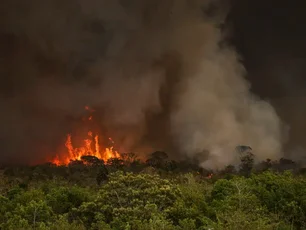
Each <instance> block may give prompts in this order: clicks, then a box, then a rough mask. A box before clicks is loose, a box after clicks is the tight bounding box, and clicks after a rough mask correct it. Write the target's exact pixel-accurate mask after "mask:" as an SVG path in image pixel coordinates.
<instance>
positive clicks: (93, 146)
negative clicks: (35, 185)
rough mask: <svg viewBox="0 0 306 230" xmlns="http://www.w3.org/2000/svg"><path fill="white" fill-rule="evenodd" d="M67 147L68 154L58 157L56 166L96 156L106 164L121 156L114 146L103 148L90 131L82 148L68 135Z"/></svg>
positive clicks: (55, 162)
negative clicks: (73, 142) (109, 160)
mask: <svg viewBox="0 0 306 230" xmlns="http://www.w3.org/2000/svg"><path fill="white" fill-rule="evenodd" d="M85 109H86V110H88V111H91V112H93V111H94V110H92V109H90V108H89V107H88V106H86V107H85ZM88 120H89V121H92V116H90V117H89V119H88ZM108 139H109V140H110V141H111V143H112V144H114V141H113V140H112V139H111V138H108ZM65 147H66V150H67V152H66V153H63V154H60V155H56V157H55V158H54V159H53V160H52V163H54V164H56V165H67V164H69V163H70V161H76V160H81V158H82V156H88V155H90V156H95V157H97V158H98V159H100V160H104V161H105V162H106V161H107V160H108V159H110V158H119V157H120V155H119V153H118V152H117V151H115V150H113V146H111V147H108V148H102V147H101V146H100V143H99V136H98V135H97V134H96V135H93V132H91V131H89V132H88V133H87V138H85V139H84V140H83V144H82V145H81V147H78V148H75V147H73V144H72V137H71V134H68V135H67V138H66V142H65Z"/></svg>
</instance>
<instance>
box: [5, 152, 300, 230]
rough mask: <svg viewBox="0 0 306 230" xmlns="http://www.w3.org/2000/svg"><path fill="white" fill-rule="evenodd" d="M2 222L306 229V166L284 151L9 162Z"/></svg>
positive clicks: (101, 229) (97, 229)
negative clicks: (211, 157)
mask: <svg viewBox="0 0 306 230" xmlns="http://www.w3.org/2000/svg"><path fill="white" fill-rule="evenodd" d="M0 176H1V180H0V183H1V186H0V192H1V193H0V203H1V204H0V228H1V229H12V230H18V229H23V230H27V229H36V230H43V229H44V230H45V229H54V230H57V229H58V230H62V229H67V230H70V229H71V230H72V229H76V230H81V229H82V230H83V229H91V230H111V229H115V230H121V229H122V230H143V229H150V230H195V229H203V230H204V229H207V230H213V229H214V230H219V229H229V230H231V229H232V230H234V229H235V230H236V229H237V230H238V229H239V230H241V229H248V230H252V229H254V230H255V229H261V230H265V229H279V230H287V229H288V230H289V229H290V230H291V229H306V216H305V214H306V177H305V169H303V168H302V167H300V166H299V165H298V164H297V163H295V162H293V161H291V160H288V159H283V158H282V159H280V160H278V161H272V160H270V159H267V160H266V161H263V162H255V161H254V155H253V154H252V153H251V152H247V153H246V154H244V155H243V156H241V158H240V164H239V165H237V166H236V167H234V166H232V165H229V166H227V167H225V168H224V169H222V170H219V171H214V172H212V171H208V170H205V169H202V168H200V167H199V166H198V162H196V161H194V162H193V161H187V160H184V161H173V160H170V159H169V158H168V155H167V154H166V153H164V152H154V153H152V154H150V155H149V156H148V158H147V160H146V161H141V160H139V159H138V157H137V155H135V154H133V153H128V154H122V155H121V158H113V159H109V160H108V161H107V162H104V161H102V160H99V159H98V158H96V157H93V156H84V157H83V158H82V160H79V161H73V162H70V164H69V165H66V166H57V165H54V164H51V163H47V164H41V165H36V166H10V167H9V166H6V167H4V166H3V167H2V168H1V174H0Z"/></svg>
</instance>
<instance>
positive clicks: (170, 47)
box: [0, 0, 282, 168]
mask: <svg viewBox="0 0 306 230" xmlns="http://www.w3.org/2000/svg"><path fill="white" fill-rule="evenodd" d="M220 2H221V1H205V0H192V1H187V0H167V1H165V0H157V1H156V0H146V1H143V0H133V1H132V0H130V1H127V0H126V1H124V0H122V1H119V0H117V1H116V0H100V1H97V0H90V1H88V0H87V1H85V0H78V1H65V2H63V1H57V0H55V1H54V0H53V1H38V0H30V1H27V2H24V1H20V0H10V1H5V3H4V5H3V7H1V12H0V13H1V28H2V29H1V39H2V41H3V42H1V44H2V46H3V47H1V48H2V49H3V50H4V52H2V54H1V55H2V57H1V76H2V84H1V95H2V97H1V101H0V103H1V104H0V105H1V108H2V110H1V111H2V113H1V117H0V119H1V124H2V125H1V127H2V129H1V132H0V143H1V145H2V146H3V149H2V151H3V153H2V158H3V160H2V161H12V160H15V161H17V160H18V161H19V162H33V160H34V159H35V160H36V161H40V160H44V159H45V157H46V155H48V154H49V155H52V154H53V153H54V152H55V151H56V148H57V147H58V146H59V145H60V144H61V143H62V141H63V137H64V135H65V134H66V133H67V132H69V130H70V129H71V128H72V127H74V125H75V120H77V119H78V118H79V117H80V116H82V115H83V113H84V111H83V108H84V106H85V105H90V106H92V107H95V108H96V109H97V110H98V111H99V113H98V114H99V117H98V118H97V119H98V121H99V122H100V125H101V127H103V128H104V130H105V132H107V134H110V135H111V136H112V137H113V138H114V139H115V140H116V142H117V144H118V146H119V147H120V148H119V150H120V151H141V152H147V151H153V150H156V149H164V150H167V151H170V152H172V155H173V156H174V157H178V154H180V155H185V156H186V155H187V156H189V157H193V156H195V155H196V154H198V153H199V152H200V153H201V152H205V158H206V160H203V161H201V162H200V164H201V165H203V166H205V167H211V168H217V167H222V166H224V165H226V164H229V163H235V162H236V160H237V159H236V155H235V153H234V152H233V150H234V149H235V146H236V145H240V144H244V145H251V146H252V148H253V149H254V151H255V154H257V156H258V159H265V158H267V157H270V158H274V157H279V156H280V154H281V148H282V130H281V128H282V127H281V121H280V120H279V118H278V116H277V114H276V113H275V111H274V109H273V108H272V106H271V105H270V104H269V103H267V102H264V101H261V100H259V99H257V98H255V97H254V96H253V95H252V94H251V93H250V92H249V83H248V82H247V81H246V80H245V78H244V75H245V70H244V68H243V66H242V65H241V63H240V61H239V57H238V55H237V54H236V52H235V50H234V49H232V48H230V47H228V46H226V44H224V43H222V41H223V35H222V33H221V31H220V25H221V24H222V22H223V20H224V19H225V16H226V14H227V10H228V9H227V5H224V4H223V3H222V4H221V3H220ZM207 152H208V153H209V154H206V153H207ZM203 154H204V153H203Z"/></svg>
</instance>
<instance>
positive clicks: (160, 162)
mask: <svg viewBox="0 0 306 230" xmlns="http://www.w3.org/2000/svg"><path fill="white" fill-rule="evenodd" d="M167 162H168V155H167V153H165V152H162V151H156V152H154V153H151V154H150V157H149V158H148V159H147V161H146V163H147V165H149V166H152V167H154V168H163V167H164V166H165V165H166V164H167Z"/></svg>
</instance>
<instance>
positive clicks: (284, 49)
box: [228, 0, 306, 147]
mask: <svg viewBox="0 0 306 230" xmlns="http://www.w3.org/2000/svg"><path fill="white" fill-rule="evenodd" d="M228 24H229V25H232V28H233V31H232V33H233V34H232V35H233V37H232V42H233V44H234V45H235V46H236V48H237V50H238V52H239V53H240V54H241V55H242V57H243V62H244V65H245V67H246V69H247V71H248V78H249V80H250V82H251V83H252V90H253V91H254V92H255V93H257V94H258V95H260V96H261V97H262V98H265V99H268V100H270V101H271V102H272V104H273V105H274V106H275V107H276V109H277V111H278V114H279V115H280V116H281V118H282V119H283V120H284V121H285V122H287V123H288V124H289V125H290V142H291V143H292V145H304V144H303V143H304V142H305V141H304V132H305V131H304V130H305V128H306V122H305V116H306V108H305V103H306V2H305V1H303V0H295V1H287V0H278V1H276V0H267V1H263V0H259V1H252V0H234V1H233V4H232V10H231V13H230V14H229V16H228ZM304 147H305V145H304Z"/></svg>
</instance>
